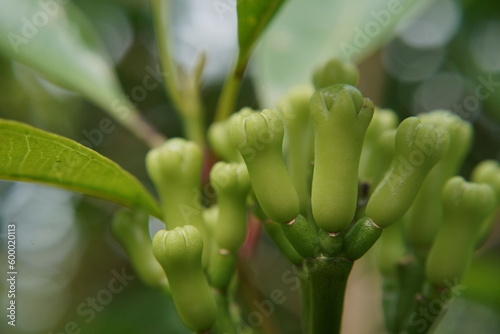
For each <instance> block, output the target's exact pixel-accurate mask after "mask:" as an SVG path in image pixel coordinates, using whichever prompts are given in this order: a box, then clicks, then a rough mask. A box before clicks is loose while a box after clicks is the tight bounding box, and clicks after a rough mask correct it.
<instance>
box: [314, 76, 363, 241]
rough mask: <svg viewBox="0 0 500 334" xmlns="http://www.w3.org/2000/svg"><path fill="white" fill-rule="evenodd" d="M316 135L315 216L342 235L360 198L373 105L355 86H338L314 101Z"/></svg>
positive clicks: (316, 97)
mask: <svg viewBox="0 0 500 334" xmlns="http://www.w3.org/2000/svg"><path fill="white" fill-rule="evenodd" d="M310 107H311V113H312V116H313V125H314V132H315V141H314V153H315V158H314V171H313V180H312V194H311V204H312V213H313V216H314V219H315V221H316V223H317V224H318V226H319V227H320V228H321V229H323V230H325V231H327V232H339V231H342V230H344V229H345V228H346V227H347V226H349V224H350V223H351V221H352V219H353V218H354V213H355V211H356V205H357V197H358V166H359V158H360V154H361V147H362V144H363V139H364V136H365V132H366V129H367V127H368V124H369V123H370V120H371V118H372V115H373V103H372V102H371V101H370V100H368V99H364V98H363V96H362V95H361V93H360V92H359V91H358V90H357V89H356V88H354V87H352V86H347V85H335V86H331V87H328V88H325V89H321V90H319V91H317V92H316V93H315V94H314V95H313V96H312V98H311V105H310Z"/></svg>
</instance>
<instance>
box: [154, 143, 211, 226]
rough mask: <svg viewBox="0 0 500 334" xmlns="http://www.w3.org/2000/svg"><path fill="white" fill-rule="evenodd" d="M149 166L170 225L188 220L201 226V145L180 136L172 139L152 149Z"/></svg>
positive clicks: (182, 223) (167, 222)
mask: <svg viewBox="0 0 500 334" xmlns="http://www.w3.org/2000/svg"><path fill="white" fill-rule="evenodd" d="M146 167H147V170H148V173H149V176H150V177H151V179H152V180H153V182H154V183H155V185H156V188H157V189H158V192H159V194H160V198H161V206H162V209H163V214H164V217H163V218H164V220H165V223H166V226H167V228H169V229H173V228H175V227H180V226H184V225H187V224H190V225H194V226H196V227H197V228H202V209H203V207H202V206H201V203H200V198H199V194H200V177H201V168H202V153H201V149H200V147H199V146H198V145H197V144H195V143H194V142H190V141H186V140H184V139H181V138H173V139H169V140H167V141H166V142H165V144H163V145H162V146H160V147H157V148H154V149H152V150H151V151H149V153H148V155H147V156H146Z"/></svg>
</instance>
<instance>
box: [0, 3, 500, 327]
mask: <svg viewBox="0 0 500 334" xmlns="http://www.w3.org/2000/svg"><path fill="white" fill-rule="evenodd" d="M217 1H218V2H217ZM220 1H222V3H221V2H220ZM73 2H74V3H75V4H76V5H78V6H79V7H80V8H81V9H82V10H83V12H84V13H85V14H87V16H88V17H89V18H90V19H91V20H92V22H93V23H94V24H95V26H96V27H97V29H98V31H99V33H100V35H101V37H102V39H103V40H104V44H105V45H106V47H107V50H108V52H109V53H110V54H111V56H112V59H113V62H114V65H115V66H116V71H117V73H118V76H119V78H120V81H121V84H122V85H123V89H124V91H125V92H126V93H127V94H129V95H131V96H132V100H133V102H135V103H137V105H138V109H139V110H141V112H142V113H143V114H144V116H145V117H146V118H147V119H149V120H150V121H151V122H152V123H154V125H155V126H156V127H157V128H158V129H160V130H161V131H162V132H163V133H165V134H167V135H168V136H169V137H174V136H181V135H182V127H181V124H180V120H179V118H178V116H177V115H176V113H175V111H174V110H173V107H172V105H171V103H170V101H169V99H168V97H167V96H166V94H165V91H164V89H163V87H162V86H161V85H160V84H159V85H157V87H156V88H154V89H151V90H148V91H147V95H146V96H145V97H144V98H143V97H142V96H141V98H134V95H133V92H134V87H137V86H138V85H141V82H142V80H143V78H144V76H145V75H146V74H147V73H148V72H147V69H148V68H149V69H153V70H154V69H156V68H157V64H158V54H157V52H156V44H155V35H154V31H153V30H154V28H153V23H152V17H151V12H150V6H149V3H148V1H145V0H75V1H73ZM172 3H173V14H172V33H173V37H174V50H175V59H176V61H177V62H178V64H180V65H181V66H184V67H186V68H189V67H191V66H192V65H193V63H194V60H195V58H196V56H197V54H198V53H199V52H200V51H205V52H206V53H207V56H208V62H207V67H206V71H205V77H204V82H203V89H202V95H203V100H204V104H205V107H206V110H207V115H206V118H207V119H210V118H211V116H212V113H213V110H214V108H215V104H216V101H217V97H218V93H219V92H220V90H221V86H222V83H223V79H224V76H225V74H226V72H227V71H228V68H229V65H230V64H231V61H232V59H233V56H234V55H235V52H236V48H237V40H236V12H235V10H234V4H235V1H229V0H227V1H225V0H214V1H212V0H203V1H202V0H189V1H187V0H184V1H180V0H177V1H172ZM221 4H222V6H221ZM217 6H218V7H217ZM221 10H222V12H221ZM359 10H369V9H367V8H361V9H359ZM303 19H304V20H314V17H307V12H305V13H304V18H303ZM499 36H500V2H498V1H493V0H491V1H486V0H483V1H472V0H462V1H459V0H436V1H434V2H433V4H432V5H431V6H430V7H428V8H427V9H425V10H424V11H422V12H421V13H419V14H418V16H417V17H416V18H415V20H414V21H413V22H412V23H410V24H407V25H406V26H405V27H404V29H399V30H398V31H397V32H396V34H395V36H394V38H392V39H391V41H390V42H388V43H386V44H385V45H384V46H383V47H381V48H378V49H377V50H374V51H373V52H372V53H371V54H370V55H369V57H367V58H365V59H364V60H363V61H362V62H361V63H360V69H361V82H360V88H361V91H362V92H363V93H364V95H365V96H368V97H370V98H371V99H372V100H374V101H375V102H376V104H377V105H379V106H382V107H386V108H392V109H394V110H395V111H397V113H398V114H399V115H400V117H401V118H404V117H407V116H410V115H414V114H418V113H420V112H425V111H430V110H433V109H441V108H443V109H450V110H453V111H454V112H456V113H458V114H460V115H461V116H462V117H464V118H466V119H467V120H469V121H470V122H472V123H473V124H474V128H475V139H474V144H473V148H472V150H471V152H470V154H469V156H468V158H467V161H466V163H465V165H464V167H463V170H462V175H464V176H465V177H467V176H468V175H469V173H470V170H471V169H472V167H473V166H474V165H475V164H477V163H478V162H479V161H481V160H484V159H496V160H499V159H500V39H499ZM308 38H311V39H314V38H315V36H308ZM264 46H265V45H264ZM47 47H50V46H49V45H48V46H47ZM261 47H263V46H262V45H261ZM290 48H291V50H289V52H300V50H301V46H300V45H297V44H294V43H292V44H291V46H290ZM252 65H253V64H251V66H252ZM284 71H294V69H293V68H287V69H284ZM283 77H285V78H286V73H283ZM256 82H258V80H255V77H254V76H252V75H251V74H248V75H247V76H246V77H245V80H244V83H243V87H242V92H241V94H240V98H239V100H238V106H239V107H241V106H245V105H249V106H252V107H255V108H257V107H271V106H272V105H265V104H263V103H261V102H259V98H258V94H257V91H258V90H261V89H265V87H264V88H263V87H257V89H255V88H254V87H255V83H256ZM484 82H490V85H489V86H488V88H486V89H487V90H488V92H489V93H490V94H489V95H488V97H485V98H481V97H478V96H477V87H479V86H480V85H484ZM485 91H486V90H485ZM474 97H476V98H474ZM0 117H2V118H7V119H14V120H19V121H23V122H26V123H29V124H32V125H35V126H37V127H40V128H42V129H45V130H48V131H52V132H55V133H58V134H61V135H64V136H67V137H69V138H72V139H74V140H76V141H80V142H81V141H87V144H89V142H90V144H91V145H90V146H91V147H92V148H93V149H95V150H96V151H98V152H100V153H101V154H103V155H105V156H107V157H109V158H110V159H112V160H114V161H116V162H117V163H118V164H120V165H121V166H123V167H124V168H125V169H126V170H128V171H130V172H131V173H132V174H134V175H135V176H137V177H138V178H139V179H140V180H141V181H142V182H143V183H144V184H145V185H146V187H147V188H148V189H150V190H151V191H152V192H154V189H153V187H152V184H151V181H150V180H149V179H148V177H147V175H146V172H145V166H144V156H145V154H146V152H147V147H146V146H145V145H144V144H143V143H141V142H140V141H138V140H137V139H136V138H135V137H134V136H133V135H131V134H130V133H129V132H128V131H127V130H125V129H124V128H123V127H121V126H120V125H119V124H117V123H115V128H114V129H113V131H111V132H110V133H103V132H101V134H100V135H98V134H96V132H95V131H96V130H99V124H100V122H101V121H102V120H103V119H105V118H109V115H108V114H106V113H105V112H104V111H102V110H101V109H99V108H97V107H96V106H94V105H93V104H92V103H90V102H88V101H86V100H84V99H82V98H81V97H79V95H77V94H75V93H72V92H69V91H67V90H64V89H62V88H60V87H58V86H55V85H54V84H52V83H50V82H48V81H46V80H45V79H44V78H42V77H41V76H39V75H38V74H37V73H36V72H35V71H33V70H31V69H29V68H27V67H25V66H23V65H21V64H19V63H16V62H12V61H11V60H9V59H7V58H5V57H4V56H1V55H0ZM89 136H90V138H92V139H90V138H89ZM92 136H93V137H92ZM92 140H93V141H92ZM116 209H117V206H115V205H113V204H110V203H107V202H104V201H101V200H97V199H93V198H90V197H86V196H81V195H79V194H75V193H70V192H67V191H63V190H59V189H54V188H49V187H44V186H40V185H31V184H25V183H20V182H16V183H14V182H6V181H2V182H0V223H1V228H2V230H1V232H2V234H1V237H0V240H1V243H0V248H1V251H0V254H2V257H3V258H4V259H5V258H6V256H3V254H6V246H5V238H6V226H7V224H10V223H15V224H16V226H17V240H18V245H17V251H18V256H17V259H18V264H17V265H18V273H19V274H18V277H17V278H18V281H17V290H18V295H17V298H16V300H17V302H18V313H17V316H18V319H17V326H16V327H15V328H12V327H10V326H6V321H5V317H4V316H3V315H2V321H1V324H0V332H1V333H9V334H10V333H12V334H21V333H23V334H24V333H26V334H28V333H29V334H38V333H44V334H46V333H53V334H55V333H73V332H74V333H107V334H109V333H141V334H157V333H187V331H186V330H185V329H184V327H183V326H182V324H181V322H180V321H179V319H178V317H177V315H176V313H175V310H174V308H173V305H172V303H171V302H169V301H168V300H166V299H165V298H164V297H163V296H162V295H161V293H159V292H157V291H154V290H151V289H149V288H147V287H145V286H144V285H143V284H142V283H141V282H140V281H139V280H138V279H132V280H130V281H129V282H127V285H126V286H124V288H123V290H121V292H119V293H113V294H109V293H107V292H106V290H109V289H108V288H107V287H108V284H109V282H110V280H112V279H113V277H115V274H116V272H122V271H124V272H126V273H127V274H128V275H134V274H133V270H132V269H131V268H130V265H129V263H128V261H127V258H126V256H125V254H124V252H123V250H122V249H121V247H120V246H119V245H118V243H117V242H116V241H115V240H114V238H113V236H112V235H111V232H110V220H111V218H112V215H113V213H114V212H115V211H116ZM152 225H153V226H157V225H158V223H157V222H154V221H153V222H152ZM4 259H1V260H0V269H1V270H2V271H1V272H2V274H0V277H2V278H3V277H4V276H3V275H4V272H6V270H5V269H4V268H5V267H4V266H5V265H6V264H5V260H4ZM240 271H241V273H244V274H245V279H244V280H242V283H241V288H240V294H239V298H240V299H241V300H242V302H243V305H244V307H243V310H242V312H243V317H244V319H245V317H246V316H247V315H248V314H249V313H250V312H251V311H255V310H259V306H258V304H259V303H262V302H263V301H265V300H268V299H269V298H270V294H271V292H272V291H273V290H276V289H278V290H281V291H282V292H283V293H284V296H285V298H286V301H285V303H283V304H280V305H274V309H273V312H271V313H272V314H270V315H269V316H267V317H264V318H265V321H264V323H263V325H262V326H261V328H260V330H262V332H266V333H277V329H276V328H277V327H276V326H277V325H278V324H279V325H280V326H284V327H285V331H284V333H299V332H300V330H299V329H300V324H299V316H300V306H299V304H300V296H299V292H298V290H297V289H296V288H295V280H294V279H293V277H294V276H293V275H294V274H293V268H292V266H291V265H290V264H289V263H287V262H286V260H284V259H283V258H282V257H281V255H280V254H279V253H278V252H277V250H276V249H275V247H274V246H273V245H272V243H271V242H270V241H269V240H268V238H267V237H266V236H265V235H262V236H261V242H260V243H259V245H258V247H257V249H256V250H255V253H254V254H253V255H252V256H250V257H248V256H247V257H245V258H244V259H243V260H242V261H241V264H240ZM499 282H500V228H499V224H496V227H495V230H494V232H493V234H492V236H491V238H490V240H489V241H488V243H487V244H486V245H485V246H484V247H483V248H482V249H480V250H479V251H478V253H477V257H476V261H475V262H474V265H473V267H472V268H471V271H470V273H469V275H468V276H467V277H466V279H465V282H464V285H465V286H466V287H467V288H466V289H465V290H464V292H463V294H462V295H461V296H460V298H458V299H457V300H456V301H454V303H453V304H452V305H451V307H450V310H449V311H448V313H447V314H446V316H445V318H444V319H443V321H442V323H441V324H440V326H439V328H438V329H437V332H436V333H442V334H444V333H471V332H477V333H485V334H486V333H499V332H500V284H499ZM380 286H381V281H380V277H379V276H378V274H377V272H376V268H375V266H374V264H373V259H372V256H371V255H370V254H369V255H368V256H367V259H366V260H363V261H360V262H359V263H357V264H356V266H355V269H354V272H353V277H352V279H351V282H350V283H349V290H348V293H347V301H346V312H345V323H344V326H345V332H346V333H376V332H380V333H383V329H382V324H381V322H382V316H381V306H380V294H381V292H380ZM0 287H1V290H0V292H1V295H0V303H1V304H2V309H3V310H5V308H4V305H5V302H6V293H5V291H6V290H5V280H4V279H2V282H0ZM103 290H104V292H103ZM110 296H111V297H110ZM98 297H99V298H98ZM94 298H97V305H96V306H95V308H94V309H93V310H94V313H93V314H94V316H92V317H90V315H89V313H85V312H84V311H85V310H89V309H91V308H92V306H91V303H92V300H93V299H94ZM99 300H101V303H100V302H99ZM102 301H104V303H102ZM82 304H83V306H82ZM79 310H80V311H79ZM82 311H83V312H82ZM3 313H5V312H2V314H3ZM82 313H84V314H85V315H82ZM75 326H76V327H75ZM78 330H80V331H78Z"/></svg>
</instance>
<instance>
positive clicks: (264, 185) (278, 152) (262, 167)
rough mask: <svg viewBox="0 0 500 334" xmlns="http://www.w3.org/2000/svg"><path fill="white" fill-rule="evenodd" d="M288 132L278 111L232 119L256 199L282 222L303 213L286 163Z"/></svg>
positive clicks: (232, 136)
mask: <svg viewBox="0 0 500 334" xmlns="http://www.w3.org/2000/svg"><path fill="white" fill-rule="evenodd" d="M284 131H285V130H284V125H283V120H282V119H281V115H280V113H279V112H278V111H277V110H275V109H264V110H263V111H262V112H260V113H252V114H250V115H245V114H237V115H236V116H235V117H234V118H233V119H232V120H231V139H232V141H233V144H234V145H235V146H236V148H237V149H238V151H239V152H240V153H241V155H242V156H243V160H244V161H245V163H246V165H247V168H248V173H249V174H250V180H251V182H252V187H253V190H254V192H255V196H256V197H257V200H258V202H259V204H260V205H261V207H262V210H263V211H264V213H265V214H266V215H267V216H268V217H269V218H270V219H272V220H274V221H276V222H279V223H285V222H289V221H291V220H292V219H293V218H295V217H296V216H297V215H298V213H299V198H298V196H297V192H296V191H295V188H294V187H293V184H292V181H291V179H290V175H289V174H288V171H287V169H286V167H285V162H284V161H283V154H282V145H283V136H284Z"/></svg>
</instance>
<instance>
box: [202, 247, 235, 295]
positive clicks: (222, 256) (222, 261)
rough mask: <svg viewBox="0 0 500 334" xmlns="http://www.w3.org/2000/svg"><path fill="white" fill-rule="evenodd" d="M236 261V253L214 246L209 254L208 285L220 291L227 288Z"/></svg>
mask: <svg viewBox="0 0 500 334" xmlns="http://www.w3.org/2000/svg"><path fill="white" fill-rule="evenodd" d="M237 261H238V255H237V253H230V252H228V251H227V250H225V249H216V248H214V249H213V251H212V255H211V256H210V264H209V266H208V273H207V275H208V277H209V278H210V285H211V286H212V287H214V288H216V289H219V290H222V291H224V290H227V288H228V286H229V284H230V283H231V279H232V278H233V276H234V273H235V267H236V262H237Z"/></svg>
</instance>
